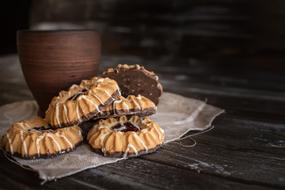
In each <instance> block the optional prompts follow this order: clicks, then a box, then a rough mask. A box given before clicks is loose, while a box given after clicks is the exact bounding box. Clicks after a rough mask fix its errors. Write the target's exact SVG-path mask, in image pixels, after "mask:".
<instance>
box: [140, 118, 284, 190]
mask: <svg viewBox="0 0 285 190" xmlns="http://www.w3.org/2000/svg"><path fill="white" fill-rule="evenodd" d="M214 125H215V129H214V130H212V131H211V132H209V133H206V134H203V135H200V136H197V137H194V139H195V140H196V141H197V143H198V144H197V145H196V146H195V147H194V148H187V147H185V146H183V144H186V145H187V144H192V143H193V141H192V140H191V139H190V138H189V139H185V140H182V141H181V143H182V145H181V144H179V143H170V144H168V145H165V146H163V148H162V149H161V150H160V151H159V153H158V154H152V155H149V156H144V157H143V158H144V159H146V160H150V161H155V162H159V163H163V164H168V165H171V166H173V167H180V168H183V169H191V170H194V171H197V172H200V173H206V174H211V175H216V176H223V177H225V178H227V179H232V180H236V181H242V182H243V183H246V184H259V185H261V186H269V187H277V188H284V187H285V178H284V176H285V159H284V158H285V151H284V147H285V135H284V134H285V127H284V125H283V126H280V125H279V124H278V125H272V124H270V123H260V122H251V121H244V120H238V119H233V118H228V117H227V116H226V115H224V116H223V117H220V119H217V120H216V122H215V123H214Z"/></svg>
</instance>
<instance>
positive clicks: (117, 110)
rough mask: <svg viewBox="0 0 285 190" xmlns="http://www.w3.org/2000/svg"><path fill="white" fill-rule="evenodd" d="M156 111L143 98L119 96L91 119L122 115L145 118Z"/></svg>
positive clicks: (148, 100) (152, 104) (153, 106)
mask: <svg viewBox="0 0 285 190" xmlns="http://www.w3.org/2000/svg"><path fill="white" fill-rule="evenodd" d="M156 109H157V107H156V105H155V104H154V103H153V102H152V101H151V100H150V99H148V98H146V97H144V96H141V95H138V96H134V95H129V96H128V97H127V98H124V97H123V96H120V97H119V98H118V99H117V100H115V101H113V102H112V103H111V104H110V105H108V106H105V107H102V109H101V112H100V113H98V114H97V115H96V116H94V117H93V119H98V118H106V117H115V116H122V115H138V116H147V115H152V114H154V113H155V112H156Z"/></svg>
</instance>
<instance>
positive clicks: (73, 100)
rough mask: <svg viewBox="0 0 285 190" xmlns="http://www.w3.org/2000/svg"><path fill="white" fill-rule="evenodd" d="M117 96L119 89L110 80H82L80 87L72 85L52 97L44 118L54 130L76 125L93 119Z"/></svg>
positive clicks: (114, 82)
mask: <svg viewBox="0 0 285 190" xmlns="http://www.w3.org/2000/svg"><path fill="white" fill-rule="evenodd" d="M118 96H120V89H119V87H118V84H117V83H116V81H114V80H112V79H109V78H97V77H94V78H92V79H91V80H83V81H82V82H81V84H80V85H73V86H71V87H70V88H69V90H68V91H61V92H60V93H59V95H58V96H56V97H54V98H53V99H52V101H51V103H50V105H49V107H48V110H47V111H46V117H45V118H46V120H47V121H48V123H49V124H50V125H51V126H52V127H54V128H58V127H66V126H71V125H77V124H79V123H81V122H83V121H86V120H88V119H90V118H92V117H94V115H96V114H97V113H99V112H101V109H102V107H104V106H106V105H109V104H110V103H112V102H113V101H114V100H115V99H116V98H117V97H118Z"/></svg>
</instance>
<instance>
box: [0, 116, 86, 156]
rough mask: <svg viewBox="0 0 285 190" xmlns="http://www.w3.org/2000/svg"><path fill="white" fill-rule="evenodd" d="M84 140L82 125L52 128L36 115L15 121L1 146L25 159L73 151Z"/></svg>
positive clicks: (2, 140) (3, 138)
mask: <svg viewBox="0 0 285 190" xmlns="http://www.w3.org/2000/svg"><path fill="white" fill-rule="evenodd" d="M82 140H83V137H82V134H81V129H80V127H78V126H72V127H68V128H60V129H56V130H52V129H51V128H50V127H49V126H48V124H47V123H46V122H45V121H44V120H43V119H42V118H40V117H36V118H34V119H31V120H26V121H20V122H16V123H14V124H13V125H12V126H11V127H10V128H9V129H8V130H7V132H6V134H5V135H4V136H3V137H2V139H1V148H2V149H3V150H4V151H6V152H7V153H9V154H11V155H13V156H18V157H21V158H25V159H36V158H47V157H54V156H56V155H58V154H63V153H66V152H70V151H72V150H73V149H74V148H75V147H76V146H77V145H78V144H80V143H81V142H82Z"/></svg>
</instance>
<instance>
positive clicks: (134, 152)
mask: <svg viewBox="0 0 285 190" xmlns="http://www.w3.org/2000/svg"><path fill="white" fill-rule="evenodd" d="M87 141H88V143H89V145H90V146H91V148H92V149H93V150H94V151H95V152H98V153H101V154H103V155H104V156H115V157H124V158H126V157H130V156H138V155H141V154H146V153H151V152H153V151H155V150H156V149H157V148H158V147H159V146H160V145H161V144H162V143H163V141H164V131H163V129H162V128H161V127H160V126H159V125H158V124H157V123H155V122H154V121H153V120H151V119H150V118H148V117H142V118H141V117H138V116H131V117H126V116H122V117H119V118H108V119H105V120H100V121H99V122H98V123H97V124H95V125H94V127H92V128H91V129H90V131H89V132H88V135H87Z"/></svg>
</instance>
